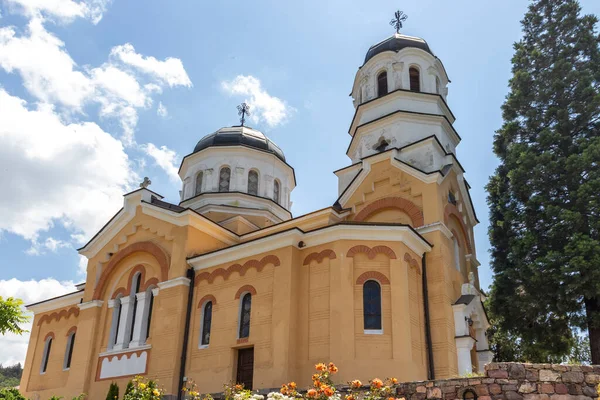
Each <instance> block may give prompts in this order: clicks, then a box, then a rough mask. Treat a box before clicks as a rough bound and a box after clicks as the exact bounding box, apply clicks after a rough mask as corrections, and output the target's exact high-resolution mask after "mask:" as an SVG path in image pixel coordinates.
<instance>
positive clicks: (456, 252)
mask: <svg viewBox="0 0 600 400" xmlns="http://www.w3.org/2000/svg"><path fill="white" fill-rule="evenodd" d="M452 242H453V245H454V268H456V270H457V271H460V246H459V245H458V239H456V238H455V237H454V238H452Z"/></svg>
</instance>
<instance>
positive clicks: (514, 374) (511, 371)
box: [508, 364, 525, 379]
mask: <svg viewBox="0 0 600 400" xmlns="http://www.w3.org/2000/svg"><path fill="white" fill-rule="evenodd" d="M508 376H509V377H510V378H511V379H525V366H524V365H523V364H510V365H509V367H508Z"/></svg>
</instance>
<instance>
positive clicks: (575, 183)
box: [487, 0, 600, 364]
mask: <svg viewBox="0 0 600 400" xmlns="http://www.w3.org/2000/svg"><path fill="white" fill-rule="evenodd" d="M597 22H598V20H597V18H596V17H595V16H593V15H584V16H582V15H581V8H580V6H579V3H578V2H577V1H576V0H533V1H532V2H531V3H530V5H529V9H528V12H527V14H526V15H525V17H524V19H523V21H522V26H523V38H522V39H521V40H520V41H519V42H518V43H516V44H515V46H514V47H515V54H514V57H513V59H512V63H513V68H512V72H513V77H512V79H511V80H510V84H509V86H510V92H509V94H508V96H507V97H506V101H505V103H504V105H503V106H502V111H503V118H504V123H503V126H502V128H501V129H500V130H498V131H497V132H496V135H495V136H494V152H495V153H496V155H497V156H498V157H499V158H500V165H499V167H498V168H497V170H496V171H495V174H494V176H492V177H491V178H490V182H489V184H488V186H487V189H488V192H489V196H488V204H489V206H490V232H489V233H490V240H491V244H492V250H491V255H492V269H493V271H494V282H493V285H492V290H491V299H490V300H491V301H490V309H491V310H490V311H491V314H492V317H493V318H497V323H498V326H497V328H498V329H499V330H500V331H501V332H500V333H501V335H500V336H503V337H507V338H511V339H510V340H511V341H513V342H514V343H516V340H517V339H518V343H519V346H520V351H521V352H522V354H526V357H527V358H530V359H529V361H538V362H539V361H549V360H552V359H555V358H563V357H567V356H568V355H569V354H570V353H571V349H572V348H573V346H575V345H576V344H577V340H578V338H577V337H576V335H574V334H573V332H574V331H575V330H576V329H578V328H580V329H585V330H587V332H588V333H589V341H590V347H591V359H592V362H593V363H596V364H597V363H600V233H599V230H600V197H599V196H598V193H600V51H599V44H600V36H599V35H598V33H597V31H596V30H595V24H596V23H597Z"/></svg>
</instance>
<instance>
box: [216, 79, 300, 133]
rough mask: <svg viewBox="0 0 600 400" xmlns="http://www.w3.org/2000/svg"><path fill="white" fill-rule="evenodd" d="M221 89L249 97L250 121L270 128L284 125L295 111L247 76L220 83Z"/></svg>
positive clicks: (256, 80) (258, 82) (258, 81)
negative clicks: (264, 124)
mask: <svg viewBox="0 0 600 400" xmlns="http://www.w3.org/2000/svg"><path fill="white" fill-rule="evenodd" d="M221 87H222V88H223V89H224V90H225V91H226V92H228V93H230V94H232V95H243V96H249V98H247V99H246V102H247V103H248V104H249V105H250V112H251V114H250V119H251V120H252V121H254V122H255V123H256V122H260V121H263V120H264V121H265V122H266V123H267V124H268V125H269V126H270V127H274V126H277V125H280V124H282V123H284V122H285V121H286V120H287V119H288V118H289V117H290V115H291V114H292V113H294V112H295V111H296V110H295V109H294V108H293V107H290V106H288V105H287V104H286V103H285V102H284V101H283V100H281V99H280V98H278V97H274V96H271V95H270V94H269V93H267V91H266V90H265V89H264V88H263V87H262V85H261V83H260V80H259V79H257V78H255V77H253V76H251V75H248V76H244V75H238V76H237V77H236V78H235V79H233V80H232V81H224V82H221Z"/></svg>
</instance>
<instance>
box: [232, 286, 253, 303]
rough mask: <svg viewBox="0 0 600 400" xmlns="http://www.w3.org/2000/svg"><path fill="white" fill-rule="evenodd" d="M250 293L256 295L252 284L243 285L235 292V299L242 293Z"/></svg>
mask: <svg viewBox="0 0 600 400" xmlns="http://www.w3.org/2000/svg"><path fill="white" fill-rule="evenodd" d="M246 292H248V293H250V294H251V295H252V296H254V295H256V289H254V286H252V285H244V286H242V287H241V288H239V289H238V291H237V293H236V294H235V299H236V300H237V299H239V298H240V296H241V295H242V293H246Z"/></svg>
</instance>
